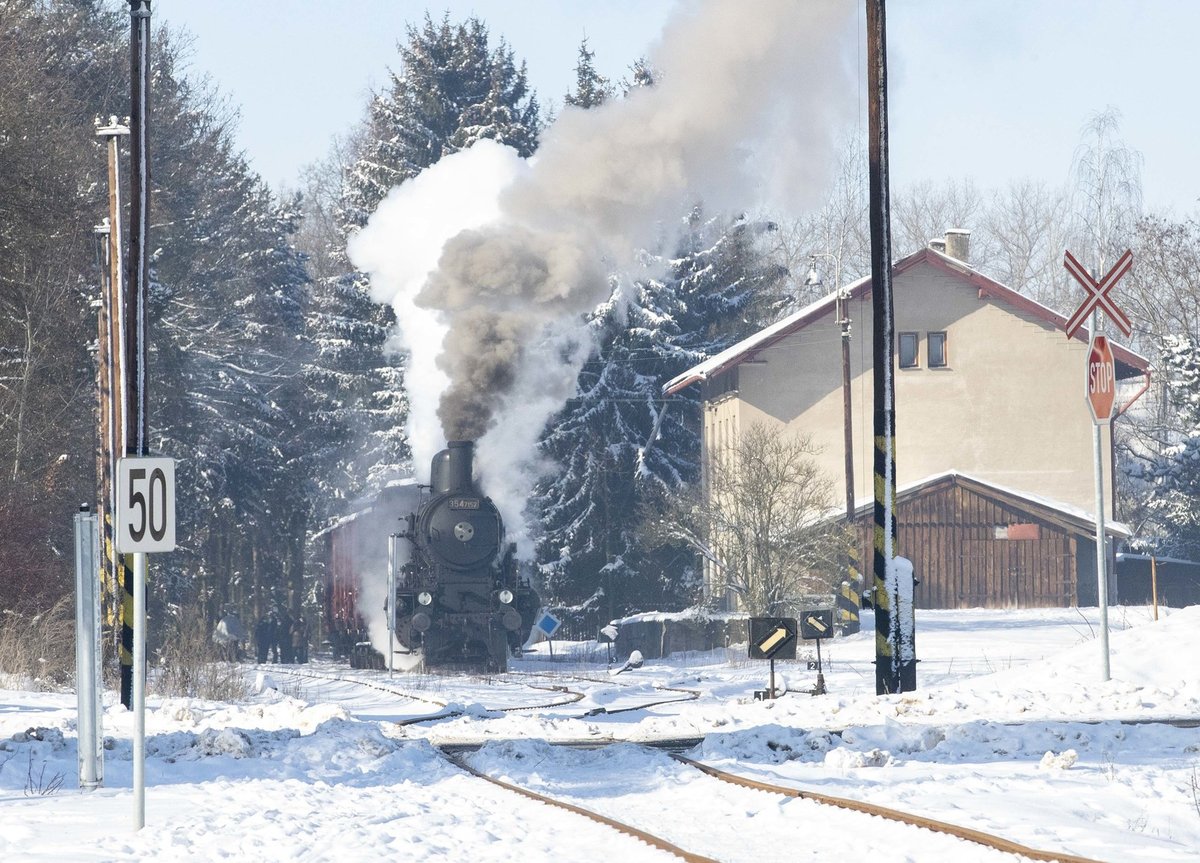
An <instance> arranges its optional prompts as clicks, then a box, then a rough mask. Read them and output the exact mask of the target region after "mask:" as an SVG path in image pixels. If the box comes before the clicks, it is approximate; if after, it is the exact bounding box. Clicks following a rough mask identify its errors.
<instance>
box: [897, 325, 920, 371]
mask: <svg viewBox="0 0 1200 863" xmlns="http://www.w3.org/2000/svg"><path fill="white" fill-rule="evenodd" d="M916 367H917V334H916V333H901V334H900V368H902V369H915V368H916Z"/></svg>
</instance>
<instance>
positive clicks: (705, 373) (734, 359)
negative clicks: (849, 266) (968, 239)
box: [662, 247, 1150, 396]
mask: <svg viewBox="0 0 1200 863" xmlns="http://www.w3.org/2000/svg"><path fill="white" fill-rule="evenodd" d="M919 264H929V265H930V266H932V267H935V268H937V269H939V270H942V271H943V272H945V273H949V274H950V275H953V276H957V277H959V278H961V279H963V280H964V281H967V282H969V283H970V284H971V285H973V286H975V287H976V288H977V289H978V291H979V296H980V298H981V299H982V298H984V297H990V298H995V299H997V300H999V301H1001V302H1004V303H1007V304H1008V305H1010V306H1012V307H1013V308H1014V309H1017V310H1019V311H1022V312H1025V313H1026V314H1029V315H1032V316H1033V317H1035V318H1038V319H1040V320H1042V321H1045V322H1046V323H1047V324H1049V325H1050V326H1052V327H1054V328H1057V329H1063V328H1064V327H1065V325H1066V323H1067V318H1066V317H1064V316H1063V315H1060V314H1059V313H1058V312H1056V311H1054V310H1053V309H1050V308H1048V307H1047V306H1043V305H1042V304H1041V303H1039V302H1036V301H1035V300H1031V299H1030V298H1029V297H1026V296H1025V295H1023V294H1019V293H1017V292H1016V291H1014V290H1013V289H1012V288H1009V287H1005V286H1004V285H1002V284H1000V283H999V282H997V281H995V280H994V279H990V278H988V277H987V276H985V275H984V274H983V273H981V272H979V271H978V270H976V269H975V268H973V267H971V266H970V265H968V264H965V263H963V262H962V261H960V260H958V259H957V258H952V257H950V256H949V255H946V254H943V253H942V252H939V251H937V250H936V249H932V248H929V247H926V248H924V249H921V250H920V251H919V252H915V253H914V254H911V255H909V256H908V257H906V258H903V259H901V260H900V261H897V262H896V263H895V264H894V265H893V266H892V276H893V277H895V276H898V275H900V274H901V273H904V272H906V271H908V270H911V269H912V268H913V267H916V266H918V265H919ZM845 290H847V291H848V292H849V296H850V298H851V299H863V298H865V297H868V296H870V293H871V277H870V276H864V277H863V278H861V279H859V280H858V281H856V282H852V283H850V284H849V285H847V286H846V287H845ZM836 303H837V291H834V292H833V293H831V294H828V295H827V296H825V297H822V298H821V299H819V300H817V301H816V302H815V303H812V304H811V305H808V306H805V307H804V308H803V309H800V310H799V311H797V312H794V313H792V314H791V315H788V316H787V317H786V318H783V319H782V320H779V321H776V322H775V323H773V324H771V325H770V326H769V327H766V328H764V329H762V330H759V331H758V332H757V333H755V334H754V335H752V336H750V337H748V338H745V339H742V340H741V341H740V342H738V343H737V344H736V345H733V346H732V347H729V348H726V349H725V350H723V351H721V353H719V354H717V355H716V356H713V357H710V358H709V359H707V360H705V361H704V362H702V363H699V364H697V365H695V366H692V367H691V368H690V369H688V370H687V371H685V372H683V373H682V374H679V375H676V376H675V377H673V378H671V380H669V381H667V382H666V383H665V384H663V388H662V391H663V395H668V396H669V395H673V394H674V393H677V392H679V391H680V390H681V389H683V388H684V387H687V386H690V385H692V384H694V383H699V382H700V381H705V380H708V379H709V378H713V377H716V376H717V375H719V374H721V373H722V372H724V371H727V370H728V369H731V368H733V367H734V366H737V365H739V364H741V363H744V362H746V361H748V360H752V359H754V358H755V357H756V356H757V355H758V354H759V353H760V352H761V351H763V350H765V349H767V348H769V347H771V346H772V345H774V344H775V343H776V342H778V341H780V340H781V339H784V338H786V337H787V336H789V335H791V334H792V333H795V332H799V331H800V330H802V329H804V328H805V327H807V326H808V325H809V324H811V323H813V322H814V321H816V320H819V319H820V318H822V317H824V316H825V315H826V314H830V313H832V312H833V311H834V309H835V306H836ZM1088 337H1089V333H1088V331H1087V330H1085V329H1083V328H1082V327H1081V328H1080V329H1078V330H1077V331H1076V333H1075V336H1074V338H1076V339H1078V340H1080V341H1082V342H1087V340H1088ZM1109 344H1110V345H1111V346H1112V350H1113V359H1114V360H1115V362H1116V372H1117V379H1118V380H1125V379H1127V378H1132V377H1136V376H1138V375H1146V374H1149V372H1150V361H1149V360H1147V359H1146V358H1145V357H1143V356H1140V355H1138V354H1135V353H1134V352H1133V351H1131V350H1129V349H1128V348H1126V347H1124V346H1123V345H1118V344H1117V343H1115V342H1113V341H1111V340H1110V341H1109Z"/></svg>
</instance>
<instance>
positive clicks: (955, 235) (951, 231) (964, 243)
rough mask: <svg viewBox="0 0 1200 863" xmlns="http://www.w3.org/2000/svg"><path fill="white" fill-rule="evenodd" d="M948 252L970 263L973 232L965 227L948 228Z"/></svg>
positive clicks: (953, 256) (951, 255)
mask: <svg viewBox="0 0 1200 863" xmlns="http://www.w3.org/2000/svg"><path fill="white" fill-rule="evenodd" d="M946 254H947V255H949V256H950V257H952V258H955V259H956V260H959V261H962V262H963V263H964V264H966V263H970V258H971V232H970V231H968V230H967V229H965V228H948V229H947V230H946Z"/></svg>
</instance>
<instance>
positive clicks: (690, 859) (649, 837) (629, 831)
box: [443, 752, 720, 863]
mask: <svg viewBox="0 0 1200 863" xmlns="http://www.w3.org/2000/svg"><path fill="white" fill-rule="evenodd" d="M443 754H444V755H445V756H446V759H447V760H448V761H450V762H451V763H452V764H454V766H456V767H458V768H459V769H461V770H464V771H466V772H467V773H470V774H471V775H472V776H477V777H479V778H480V779H484V780H486V781H488V782H491V783H492V784H493V785H498V786H500V787H501V788H505V789H508V790H509V791H512V792H513V793H515V794H520V795H521V796H522V797H528V798H529V799H530V800H536V801H538V802H539V803H545V804H546V805H548V806H557V807H558V808H559V809H565V810H567V811H568V812H573V813H575V814H576V815H582V816H583V817H584V818H589V819H591V820H592V821H596V822H598V823H600V824H604V825H606V826H608V827H611V828H612V829H614V830H617V831H619V832H621V833H624V834H625V835H627V836H632V837H633V838H634V839H637V840H639V841H641V842H644V843H646V844H647V845H649V846H651V847H652V848H657V849H659V850H660V851H666V852H667V853H668V854H674V855H675V856H676V857H679V858H680V859H682V860H686V861H687V863H720V861H718V860H715V859H713V858H712V857H705V856H703V855H701V854H694V853H692V852H691V851H687V850H685V849H683V848H680V847H679V846H678V845H675V844H673V843H671V842H668V841H667V840H666V839H663V838H661V837H659V836H655V835H654V834H653V833H647V832H646V831H645V830H641V829H639V828H637V827H634V826H632V825H630V824H626V823H624V822H623V821H617V820H616V819H615V818H609V817H608V816H607V815H601V814H600V813H598V812H592V811H591V810H590V809H584V808H583V807H582V806H576V805H575V804H574V803H567V802H566V801H565V800H556V799H555V798H553V797H547V796H546V795H544V794H538V793H537V792H536V791H530V790H529V789H528V788H522V787H521V786H519V785H513V784H511V783H508V782H505V781H504V780H502V779H496V778H495V777H494V776H488V775H487V774H486V773H482V772H480V771H478V770H476V769H475V768H474V767H472V766H471V765H469V764H467V763H466V762H465V761H464V760H463V759H462V757H461V756H459V755H457V754H450V753H447V752H443Z"/></svg>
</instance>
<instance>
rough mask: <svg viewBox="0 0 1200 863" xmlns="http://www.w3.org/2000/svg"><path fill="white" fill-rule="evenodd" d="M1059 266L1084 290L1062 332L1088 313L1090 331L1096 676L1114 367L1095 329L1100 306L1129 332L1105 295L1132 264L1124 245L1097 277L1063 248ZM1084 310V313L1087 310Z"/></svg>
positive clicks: (1103, 626) (1104, 628)
mask: <svg viewBox="0 0 1200 863" xmlns="http://www.w3.org/2000/svg"><path fill="white" fill-rule="evenodd" d="M1063 266H1064V267H1066V269H1067V272H1069V273H1070V274H1071V275H1072V276H1073V277H1074V278H1075V280H1076V281H1077V282H1079V284H1081V285H1082V286H1083V289H1084V291H1085V292H1086V294H1087V297H1086V299H1084V301H1083V303H1082V304H1081V305H1080V306H1079V308H1078V309H1076V310H1075V312H1074V314H1072V315H1071V317H1070V318H1068V319H1067V322H1066V324H1065V325H1064V327H1063V329H1064V331H1065V332H1066V334H1067V338H1072V337H1074V335H1075V333H1076V332H1078V330H1079V327H1080V326H1081V325H1082V324H1083V321H1084V319H1085V318H1087V319H1089V321H1090V323H1089V326H1090V327H1091V333H1090V336H1089V339H1088V361H1087V363H1086V365H1085V367H1084V373H1085V376H1084V388H1085V389H1084V391H1085V392H1086V394H1087V401H1088V404H1089V405H1090V406H1091V412H1092V420H1093V428H1092V454H1093V456H1094V457H1095V475H1096V594H1097V597H1096V598H1097V600H1098V605H1099V607H1100V651H1101V656H1102V661H1103V668H1102V675H1103V676H1102V679H1103V680H1108V679H1109V651H1108V547H1107V543H1106V542H1105V539H1106V537H1105V530H1104V459H1103V458H1102V454H1103V451H1104V436H1103V432H1104V429H1103V426H1105V425H1108V426H1109V445H1110V446H1111V445H1112V426H1111V422H1112V415H1113V405H1114V397H1115V390H1116V370H1115V368H1114V366H1113V357H1112V350H1111V348H1110V347H1109V345H1108V340H1107V339H1106V338H1105V337H1104V336H1102V335H1100V333H1099V328H1100V310H1101V309H1103V310H1104V312H1105V313H1106V314H1107V315H1108V316H1109V318H1110V319H1111V320H1112V321H1113V323H1115V324H1116V325H1117V329H1119V330H1120V331H1121V332H1122V333H1124V334H1125V335H1126V336H1129V335H1131V334H1132V332H1133V325H1132V324H1131V323H1130V321H1129V318H1128V316H1127V315H1126V314H1125V313H1124V312H1123V311H1122V310H1121V309H1120V307H1118V306H1117V304H1116V303H1115V302H1114V301H1113V299H1112V298H1111V297H1109V296H1108V293H1109V291H1111V290H1112V289H1113V286H1115V285H1116V283H1117V282H1118V281H1120V279H1121V277H1122V276H1124V275H1125V274H1126V273H1128V272H1129V271H1130V269H1132V268H1133V253H1132V252H1131V251H1128V250H1126V252H1125V254H1123V255H1121V257H1120V258H1118V259H1117V262H1116V263H1115V264H1114V265H1113V268H1112V269H1111V270H1109V271H1108V272H1107V273H1105V274H1104V275H1103V276H1100V277H1099V278H1093V277H1092V275H1091V274H1090V273H1089V272H1088V271H1087V270H1086V269H1085V268H1084V266H1083V265H1082V264H1081V263H1079V261H1078V259H1076V257H1075V256H1074V255H1072V254H1071V252H1070V250H1069V249H1068V250H1067V253H1066V255H1065V256H1064V258H1063ZM1097 272H1100V273H1103V272H1104V260H1103V257H1101V259H1100V262H1099V267H1098V268H1097ZM1089 315H1090V318H1088V316H1089Z"/></svg>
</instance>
